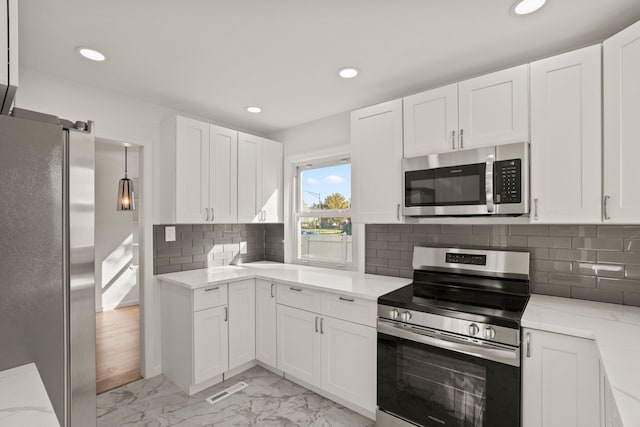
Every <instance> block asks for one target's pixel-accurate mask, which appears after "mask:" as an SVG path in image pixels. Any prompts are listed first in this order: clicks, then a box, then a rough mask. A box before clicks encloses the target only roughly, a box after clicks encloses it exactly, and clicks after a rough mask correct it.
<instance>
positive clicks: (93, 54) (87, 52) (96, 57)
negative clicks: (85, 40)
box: [76, 46, 107, 62]
mask: <svg viewBox="0 0 640 427" xmlns="http://www.w3.org/2000/svg"><path fill="white" fill-rule="evenodd" d="M76 51H77V52H78V53H79V54H80V55H82V56H84V57H85V58H87V59H90V60H92V61H97V62H102V61H104V60H105V59H107V57H106V56H104V54H102V53H101V52H98V51H97V50H95V49H91V48H88V47H83V46H78V47H77V48H76Z"/></svg>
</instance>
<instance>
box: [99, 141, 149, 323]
mask: <svg viewBox="0 0 640 427" xmlns="http://www.w3.org/2000/svg"><path fill="white" fill-rule="evenodd" d="M128 150H129V153H128V162H127V163H128V176H129V178H131V179H132V180H134V189H135V193H136V200H137V202H140V201H141V200H140V197H141V193H140V192H139V191H138V188H137V186H136V185H135V184H138V183H139V179H138V178H139V176H140V175H139V172H140V168H139V165H138V162H139V155H138V149H137V148H136V147H129V149H128ZM95 170H96V176H95V179H96V181H95V182H96V184H95V186H96V216H95V218H96V219H95V227H96V228H95V233H96V243H95V261H96V264H95V266H96V267H95V270H96V311H102V310H112V309H114V308H119V307H126V306H129V305H134V304H138V302H139V289H138V280H137V271H136V270H134V269H131V268H130V267H131V266H132V265H134V264H135V263H136V260H135V259H134V257H135V250H134V249H137V248H134V243H137V238H138V235H137V233H136V228H137V226H138V224H137V216H136V213H137V212H138V211H135V212H134V211H118V210H116V194H117V185H118V181H119V180H120V178H122V177H123V176H124V147H123V146H122V145H116V144H111V143H105V142H101V141H100V140H99V139H97V140H96V169H95Z"/></svg>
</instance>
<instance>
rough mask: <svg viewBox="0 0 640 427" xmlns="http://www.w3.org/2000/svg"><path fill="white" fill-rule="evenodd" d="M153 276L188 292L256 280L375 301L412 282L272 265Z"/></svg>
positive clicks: (341, 271) (255, 263) (237, 266)
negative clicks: (271, 281) (239, 281)
mask: <svg viewBox="0 0 640 427" xmlns="http://www.w3.org/2000/svg"><path fill="white" fill-rule="evenodd" d="M156 277H157V278H158V279H159V280H161V281H164V282H169V283H173V284H175V285H178V286H182V287H184V288H187V289H197V288H203V287H206V286H211V285H216V284H222V283H228V282H234V281H237V280H244V279H252V278H256V279H264V280H273V281H275V282H278V283H284V284H288V285H300V286H304V287H307V288H311V289H317V290H320V291H326V292H334V293H339V294H341V295H345V296H352V297H356V298H363V299H369V300H377V299H378V297H379V296H381V295H384V294H386V293H388V292H391V291H394V290H396V289H399V288H401V287H403V286H405V285H408V284H409V283H411V282H412V280H411V279H401V278H398V277H388V276H378V275H374V274H363V273H358V272H355V271H343V270H334V269H330V268H320V267H309V266H304V265H297V264H282V263H275V262H253V263H248V264H242V265H232V266H227V267H212V268H206V269H200V270H190V271H181V272H178V273H167V274H160V275H158V276H156Z"/></svg>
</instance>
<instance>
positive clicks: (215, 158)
mask: <svg viewBox="0 0 640 427" xmlns="http://www.w3.org/2000/svg"><path fill="white" fill-rule="evenodd" d="M209 141H210V145H209V154H210V157H209V165H210V171H209V173H210V180H209V183H210V185H209V206H210V208H211V211H210V219H211V220H212V221H213V222H217V223H227V224H228V223H233V222H236V221H237V219H238V170H237V165H238V132H236V131H234V130H231V129H226V128H223V127H220V126H213V125H212V126H211V127H210V130H209Z"/></svg>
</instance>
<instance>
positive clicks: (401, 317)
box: [400, 311, 411, 322]
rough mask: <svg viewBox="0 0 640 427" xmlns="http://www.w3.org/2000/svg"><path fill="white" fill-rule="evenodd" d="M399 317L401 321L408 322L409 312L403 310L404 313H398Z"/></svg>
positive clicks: (409, 318)
mask: <svg viewBox="0 0 640 427" xmlns="http://www.w3.org/2000/svg"><path fill="white" fill-rule="evenodd" d="M400 319H401V320H402V321H403V322H408V321H409V320H411V313H409V312H408V311H405V312H404V313H402V314H401V315H400Z"/></svg>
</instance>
